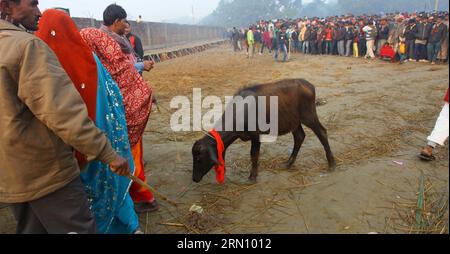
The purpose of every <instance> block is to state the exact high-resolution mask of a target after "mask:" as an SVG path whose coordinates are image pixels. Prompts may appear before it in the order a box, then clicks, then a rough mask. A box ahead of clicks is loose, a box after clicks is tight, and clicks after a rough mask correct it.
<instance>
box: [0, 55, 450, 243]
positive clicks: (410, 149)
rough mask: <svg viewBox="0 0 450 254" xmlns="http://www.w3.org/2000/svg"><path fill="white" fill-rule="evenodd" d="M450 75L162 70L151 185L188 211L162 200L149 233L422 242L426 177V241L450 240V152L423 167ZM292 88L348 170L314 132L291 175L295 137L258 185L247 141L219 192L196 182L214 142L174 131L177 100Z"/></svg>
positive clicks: (305, 63)
mask: <svg viewBox="0 0 450 254" xmlns="http://www.w3.org/2000/svg"><path fill="white" fill-rule="evenodd" d="M448 71H449V67H448V65H436V66H431V65H429V64H423V63H407V64H404V65H399V64H391V63H388V62H383V61H378V60H375V61H367V60H363V59H353V58H342V57H334V56H304V55H299V54H293V55H292V56H291V60H290V61H289V62H288V63H276V62H275V61H274V60H273V59H272V56H270V55H264V56H259V55H257V56H255V58H254V59H247V58H246V56H245V54H243V53H233V52H231V50H230V47H228V46H221V47H219V48H216V49H213V50H209V51H207V52H203V53H200V54H197V55H192V56H187V57H183V58H178V59H174V60H171V61H167V62H163V63H160V64H158V65H156V67H155V69H154V70H153V71H152V72H151V73H150V74H148V75H146V76H145V78H146V79H147V80H149V81H150V82H151V84H152V86H153V88H154V91H155V93H156V95H157V97H158V101H159V104H160V111H156V110H155V111H154V112H153V113H152V115H151V118H150V122H149V125H148V127H147V130H146V133H145V136H144V139H145V147H144V150H145V154H144V158H145V160H146V161H147V162H148V164H147V166H146V170H147V176H148V182H149V183H150V185H152V186H154V187H155V188H156V189H157V190H158V191H159V192H160V193H162V194H163V195H164V196H166V197H168V198H169V199H171V200H173V201H175V202H177V203H178V206H176V207H175V206H173V205H171V204H169V203H167V202H164V201H162V200H161V199H159V200H160V205H161V209H160V211H158V212H155V213H149V214H145V215H142V216H141V226H142V229H143V230H144V231H145V232H146V233H148V234H165V233H362V234H367V233H369V232H378V233H414V232H416V230H417V229H416V227H415V225H414V221H412V222H411V220H410V218H411V217H412V216H415V214H414V212H415V211H416V210H415V209H416V205H415V204H416V203H417V199H418V195H417V194H418V190H419V185H420V181H419V180H420V179H421V176H422V175H423V177H424V179H425V181H426V186H425V194H426V197H425V198H426V203H425V207H424V210H425V211H426V213H424V218H425V217H426V218H430V217H431V218H435V219H434V220H433V223H431V224H430V225H429V227H428V228H427V230H425V231H421V232H429V233H441V232H444V233H448V197H449V170H448V164H449V152H448V145H447V146H445V147H441V148H439V149H438V150H437V151H436V152H437V153H436V156H437V160H436V161H434V162H430V163H425V162H422V161H420V160H418V159H417V157H416V155H417V154H418V152H419V151H420V149H421V148H422V147H423V145H424V144H425V140H426V137H427V136H428V135H429V133H430V132H431V130H432V129H433V127H434V123H435V120H436V118H437V116H438V114H439V112H440V110H441V109H442V106H443V96H444V93H445V91H446V89H447V87H448V84H449V73H448ZM285 78H304V79H307V80H308V81H310V82H311V83H313V84H314V85H315V86H316V88H317V94H318V97H319V98H321V99H325V100H326V101H327V103H326V104H325V105H323V106H321V107H319V108H318V113H319V117H320V119H321V121H322V123H323V125H324V126H325V127H326V128H327V129H328V132H329V139H330V143H331V147H332V150H333V152H334V154H335V156H336V159H337V161H338V164H339V166H338V168H337V169H336V171H335V172H333V173H327V172H326V171H324V170H325V169H326V165H327V164H326V159H325V153H324V151H323V148H322V146H321V144H320V142H319V140H318V139H317V138H316V137H315V136H314V135H313V133H312V132H311V131H310V130H306V129H305V130H306V132H307V137H306V140H305V143H304V145H303V147H302V150H301V153H300V156H299V159H298V160H297V163H296V164H295V166H294V167H293V168H292V169H290V170H287V169H285V166H284V162H285V161H287V159H288V157H289V155H290V154H289V153H290V150H291V149H292V147H293V139H292V136H291V135H287V136H284V137H281V138H280V139H279V140H278V142H277V143H275V144H265V145H263V146H262V153H261V158H260V174H259V178H258V182H257V184H254V185H251V184H249V183H247V182H246V180H247V177H248V176H249V173H250V144H249V143H243V142H237V143H235V144H233V145H232V146H231V147H230V148H229V150H228V153H227V158H226V163H227V176H226V183H225V184H224V185H222V186H219V185H217V184H216V183H215V177H214V174H213V173H212V172H211V173H210V174H208V175H207V177H205V178H204V179H203V181H202V182H201V183H200V184H194V183H192V180H191V174H192V155H191V147H192V145H193V143H194V142H195V140H197V139H199V138H201V137H202V136H203V135H202V133H198V132H189V133H187V132H186V133H174V132H172V131H171V129H170V125H169V122H170V116H171V112H174V110H173V109H172V110H171V109H170V101H171V99H172V98H173V97H174V96H177V95H187V96H191V95H192V89H193V88H202V93H203V96H207V95H216V96H220V97H222V98H223V96H226V95H233V94H234V93H235V92H236V91H237V90H238V89H239V88H242V87H244V86H247V85H249V84H255V83H262V82H269V81H273V80H280V79H285ZM431 198H433V199H431ZM193 204H196V205H198V206H201V207H203V209H204V212H203V214H202V215H197V214H194V213H190V212H189V208H190V207H191V206H192V205H193ZM436 205H438V207H439V209H434V207H436ZM425 211H424V212H425ZM433 216H434V217H433ZM13 230H14V222H13V218H12V217H11V215H10V213H9V210H7V209H1V210H0V233H11V232H13Z"/></svg>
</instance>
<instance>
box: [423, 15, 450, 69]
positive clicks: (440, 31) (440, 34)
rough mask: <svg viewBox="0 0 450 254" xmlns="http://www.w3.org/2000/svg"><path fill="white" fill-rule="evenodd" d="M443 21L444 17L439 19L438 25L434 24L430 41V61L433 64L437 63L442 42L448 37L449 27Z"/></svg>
mask: <svg viewBox="0 0 450 254" xmlns="http://www.w3.org/2000/svg"><path fill="white" fill-rule="evenodd" d="M442 20H443V18H442V17H437V20H436V23H434V24H433V27H432V29H431V32H430V36H429V39H428V46H427V48H428V61H430V62H431V64H435V63H436V59H437V56H438V54H439V51H441V45H442V42H443V41H444V40H445V38H446V35H447V26H445V25H444V23H442Z"/></svg>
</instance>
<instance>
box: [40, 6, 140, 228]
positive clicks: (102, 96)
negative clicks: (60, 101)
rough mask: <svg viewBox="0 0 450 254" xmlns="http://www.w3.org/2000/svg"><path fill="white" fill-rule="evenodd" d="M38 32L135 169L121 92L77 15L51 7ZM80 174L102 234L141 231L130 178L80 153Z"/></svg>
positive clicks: (89, 107)
mask: <svg viewBox="0 0 450 254" xmlns="http://www.w3.org/2000/svg"><path fill="white" fill-rule="evenodd" d="M36 35H37V36H38V37H40V38H41V39H42V40H44V41H45V42H46V43H47V44H48V45H49V46H50V48H52V50H53V51H54V52H55V54H56V55H57V57H58V59H59V61H60V62H61V65H62V66H63V68H64V69H65V71H66V72H67V74H68V75H69V76H70V78H71V79H72V81H73V83H74V85H75V87H76V88H77V90H78V91H79V92H80V95H81V96H82V98H83V100H84V101H85V102H86V106H87V108H88V112H89V116H90V117H91V118H92V119H93V120H94V119H95V123H96V125H97V127H98V128H99V129H101V130H102V131H103V132H104V133H105V134H106V135H107V137H108V138H109V140H110V142H111V145H112V146H113V148H114V149H115V150H116V152H117V153H118V154H119V155H121V156H122V157H124V158H126V159H127V160H128V162H129V164H130V170H131V174H132V175H133V174H134V169H135V167H134V163H133V158H132V154H131V148H130V145H129V139H128V130H127V124H126V119H125V109H124V106H123V99H122V94H121V92H120V89H119V87H118V86H117V84H116V82H115V81H114V80H113V79H112V77H111V75H109V73H108V72H107V71H106V69H105V68H104V67H103V65H102V63H101V62H100V60H99V59H98V57H97V56H96V55H95V54H93V53H92V51H91V50H90V49H89V48H88V47H87V45H86V44H85V43H84V41H83V40H82V38H81V36H80V34H79V32H78V28H77V27H76V25H75V23H74V22H73V21H72V19H71V18H70V17H69V16H68V15H67V14H66V13H65V12H62V11H58V10H47V11H45V12H44V14H43V16H42V18H41V20H40V22H39V31H38V32H37V33H36ZM77 159H78V161H79V164H80V168H81V169H82V172H81V179H82V181H83V184H84V186H85V190H86V192H87V194H88V197H89V201H90V204H91V211H92V213H93V214H94V216H95V220H96V224H97V229H98V232H99V233H102V234H132V233H140V230H139V220H138V216H137V214H136V212H135V211H134V204H133V201H132V199H131V197H130V195H129V188H130V186H131V180H130V179H128V178H127V177H121V176H118V175H116V174H114V173H113V172H112V171H111V170H110V169H109V166H108V165H106V164H103V163H101V162H98V161H92V162H87V161H85V160H84V159H83V156H77Z"/></svg>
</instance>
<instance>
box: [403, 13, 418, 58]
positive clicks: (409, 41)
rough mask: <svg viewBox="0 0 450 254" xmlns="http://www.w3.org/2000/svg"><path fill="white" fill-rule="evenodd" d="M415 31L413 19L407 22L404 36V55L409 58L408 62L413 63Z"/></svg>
mask: <svg viewBox="0 0 450 254" xmlns="http://www.w3.org/2000/svg"><path fill="white" fill-rule="evenodd" d="M415 29H416V21H415V20H414V19H410V20H409V21H408V25H407V26H406V28H405V32H404V36H405V39H406V42H405V43H406V53H407V56H408V58H409V61H414V46H415V40H416V35H415Z"/></svg>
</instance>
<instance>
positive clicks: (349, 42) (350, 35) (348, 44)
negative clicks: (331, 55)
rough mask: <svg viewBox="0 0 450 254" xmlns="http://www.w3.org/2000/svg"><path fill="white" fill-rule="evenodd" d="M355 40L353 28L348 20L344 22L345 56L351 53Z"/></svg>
mask: <svg viewBox="0 0 450 254" xmlns="http://www.w3.org/2000/svg"><path fill="white" fill-rule="evenodd" d="M354 40H355V28H354V27H353V25H352V24H351V23H350V22H348V23H346V24H345V56H347V57H349V56H351V54H352V46H353V41H354Z"/></svg>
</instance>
